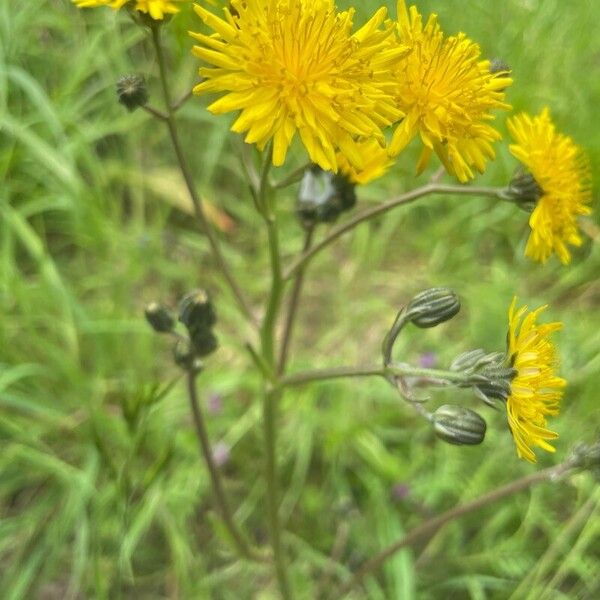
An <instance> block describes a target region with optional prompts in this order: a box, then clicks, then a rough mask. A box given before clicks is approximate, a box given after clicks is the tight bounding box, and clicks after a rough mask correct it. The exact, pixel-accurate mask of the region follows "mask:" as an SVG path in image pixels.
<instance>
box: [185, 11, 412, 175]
mask: <svg viewBox="0 0 600 600" xmlns="http://www.w3.org/2000/svg"><path fill="white" fill-rule="evenodd" d="M195 10H196V13H197V14H198V15H199V16H200V17H201V18H202V20H203V21H204V22H205V23H206V25H207V26H208V27H209V29H210V30H211V31H212V32H213V33H212V35H205V34H203V33H193V32H192V33H191V35H192V37H193V38H194V39H195V40H196V41H197V42H198V45H196V46H194V49H193V52H194V54H195V55H196V56H197V57H198V58H200V59H201V60H202V61H204V62H205V63H208V64H209V65H210V66H209V67H202V68H201V69H200V75H201V76H202V78H203V81H202V83H200V84H198V85H197V86H196V87H195V88H194V92H195V93H196V94H203V93H214V92H216V93H220V92H223V93H224V95H222V96H221V97H220V98H219V99H218V100H217V101H215V102H213V103H212V104H211V105H210V106H209V107H208V109H209V110H210V111H211V112H212V113H214V114H222V113H228V112H238V111H239V116H238V117H237V119H236V120H235V122H234V123H233V126H232V127H231V129H232V131H235V132H237V133H245V134H246V137H245V139H246V142H247V143H250V144H256V145H257V146H258V148H259V149H261V150H262V149H263V148H264V147H265V146H266V145H267V143H268V142H269V141H270V140H272V141H273V164H274V165H282V164H283V163H284V161H285V157H286V154H287V151H288V149H289V147H290V144H291V143H292V140H293V138H294V137H295V135H296V133H298V135H299V137H300V139H301V141H302V143H303V144H304V147H305V148H306V151H307V152H308V155H309V157H310V159H311V160H312V161H313V162H314V163H316V164H318V165H319V166H320V167H321V168H323V169H325V170H329V171H337V161H336V153H337V152H341V153H343V154H344V156H345V157H346V159H347V160H348V162H349V163H350V164H352V165H353V167H354V168H357V169H362V168H363V165H364V160H363V156H362V154H361V152H360V149H359V147H358V140H359V139H361V138H362V139H374V140H377V141H378V142H379V143H380V144H381V145H382V146H383V145H384V144H385V139H384V136H383V132H382V129H383V128H385V127H387V126H389V125H391V124H392V123H394V122H395V121H397V120H398V119H399V118H401V117H402V113H401V111H400V110H399V109H398V108H397V107H396V106H395V100H394V95H393V90H394V87H395V83H394V78H393V74H392V71H391V68H392V65H393V64H395V63H396V62H397V61H398V59H399V58H400V57H401V56H402V55H403V54H405V52H406V49H405V48H404V47H403V46H401V45H399V44H398V43H397V40H396V39H395V32H394V28H393V25H392V23H391V22H390V21H386V16H387V12H386V9H385V8H380V9H379V10H378V11H377V12H376V13H375V14H374V16H373V17H372V18H371V19H370V20H369V21H368V22H367V23H366V24H365V25H364V26H363V27H362V28H360V29H358V30H357V31H356V32H354V33H352V27H353V16H354V11H353V10H350V11H347V12H341V13H339V12H337V11H336V7H335V4H334V2H333V0H232V1H231V3H230V6H229V7H226V8H224V9H223V14H222V16H220V17H219V16H216V15H215V14H213V13H212V12H210V11H208V10H207V9H206V8H204V7H203V6H200V5H198V4H196V5H195ZM384 22H385V23H384ZM382 26H383V27H382Z"/></svg>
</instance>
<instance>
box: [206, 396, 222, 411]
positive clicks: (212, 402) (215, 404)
mask: <svg viewBox="0 0 600 600" xmlns="http://www.w3.org/2000/svg"><path fill="white" fill-rule="evenodd" d="M206 409H207V410H208V414H210V415H213V416H216V415H220V414H221V413H222V412H223V396H221V394H219V393H218V392H212V393H211V394H209V396H208V399H207V400H206Z"/></svg>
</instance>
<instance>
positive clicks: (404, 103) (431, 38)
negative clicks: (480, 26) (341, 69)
mask: <svg viewBox="0 0 600 600" xmlns="http://www.w3.org/2000/svg"><path fill="white" fill-rule="evenodd" d="M397 27H398V33H399V36H400V41H401V43H403V44H406V45H407V46H409V47H410V49H411V51H410V54H408V56H407V57H406V58H404V59H402V60H401V61H399V62H398V64H397V69H396V76H397V81H398V107H399V108H400V110H402V111H403V112H404V113H405V114H406V117H405V118H404V120H403V121H402V122H401V123H400V124H399V125H398V126H397V128H396V130H395V132H394V135H393V138H392V141H391V144H390V153H391V154H392V156H396V155H397V154H399V153H400V152H401V151H402V150H403V149H404V148H405V147H406V145H407V144H408V143H409V142H410V141H411V140H412V139H413V138H414V137H415V136H416V135H417V134H420V137H421V141H422V142H423V145H424V148H423V152H422V154H421V157H420V159H419V162H418V165H417V173H421V172H422V171H423V169H425V167H426V166H427V164H428V162H429V159H430V157H431V154H432V152H435V153H436V154H437V155H438V156H439V158H440V160H441V161H442V163H443V164H444V166H445V168H446V170H447V171H448V172H449V173H451V174H453V175H455V176H456V177H457V178H458V179H459V180H460V181H462V182H465V181H468V180H469V179H472V178H473V176H474V175H473V170H472V167H475V168H476V169H477V170H478V171H479V172H483V171H484V169H485V166H486V161H487V159H491V158H494V156H495V154H494V150H493V148H492V142H494V141H496V140H499V139H500V138H501V136H500V134H499V133H498V132H497V131H496V130H495V129H494V128H493V127H492V126H491V125H489V123H488V121H490V120H492V119H493V118H494V117H493V115H492V114H491V110H492V109H495V108H503V109H507V108H510V107H509V106H508V105H507V104H505V103H504V101H503V100H504V89H505V88H506V87H507V86H509V85H510V84H511V83H512V80H511V79H510V77H509V76H508V73H507V72H506V71H498V72H494V73H492V72H491V70H490V62H489V61H487V60H480V54H481V52H480V49H479V46H478V45H477V44H475V43H474V42H472V41H471V40H469V39H468V38H467V37H466V36H465V35H464V34H463V33H459V34H458V35H456V36H451V37H444V34H443V32H442V31H441V29H440V26H439V25H438V23H437V16H436V15H431V16H430V17H429V19H428V20H427V23H426V24H425V26H424V27H423V22H422V17H421V15H420V14H419V12H418V11H417V9H416V7H415V6H411V7H410V10H407V8H406V4H405V2H404V0H399V1H398V23H397Z"/></svg>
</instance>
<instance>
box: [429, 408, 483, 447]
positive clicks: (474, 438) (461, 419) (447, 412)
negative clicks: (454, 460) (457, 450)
mask: <svg viewBox="0 0 600 600" xmlns="http://www.w3.org/2000/svg"><path fill="white" fill-rule="evenodd" d="M432 423H433V429H434V431H435V434H436V435H437V436H438V437H439V438H440V439H442V440H444V441H445V442H448V443H449V444H457V445H465V444H466V445H476V444H481V442H483V440H484V438H485V430H486V424H485V421H484V420H483V419H482V418H481V417H480V416H479V415H478V414H477V413H476V412H475V411H473V410H471V409H469V408H465V407H463V406H456V405H452V404H445V405H444V406H440V407H439V408H438V409H437V410H436V411H435V412H434V413H433V415H432Z"/></svg>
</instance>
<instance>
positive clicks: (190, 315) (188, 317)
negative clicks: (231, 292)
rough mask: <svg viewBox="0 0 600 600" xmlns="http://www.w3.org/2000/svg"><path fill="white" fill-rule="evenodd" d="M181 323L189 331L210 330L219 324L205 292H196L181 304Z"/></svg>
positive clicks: (191, 293)
mask: <svg viewBox="0 0 600 600" xmlns="http://www.w3.org/2000/svg"><path fill="white" fill-rule="evenodd" d="M179 321H180V322H181V323H183V324H184V325H185V326H186V327H187V328H188V329H189V330H192V329H210V328H211V327H213V326H214V324H215V323H216V322H217V315H216V313H215V310H214V308H213V305H212V302H211V301H210V298H209V296H208V293H207V292H206V291H205V290H194V291H193V292H190V293H189V294H187V295H186V296H184V297H183V299H182V300H181V302H180V303H179Z"/></svg>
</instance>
